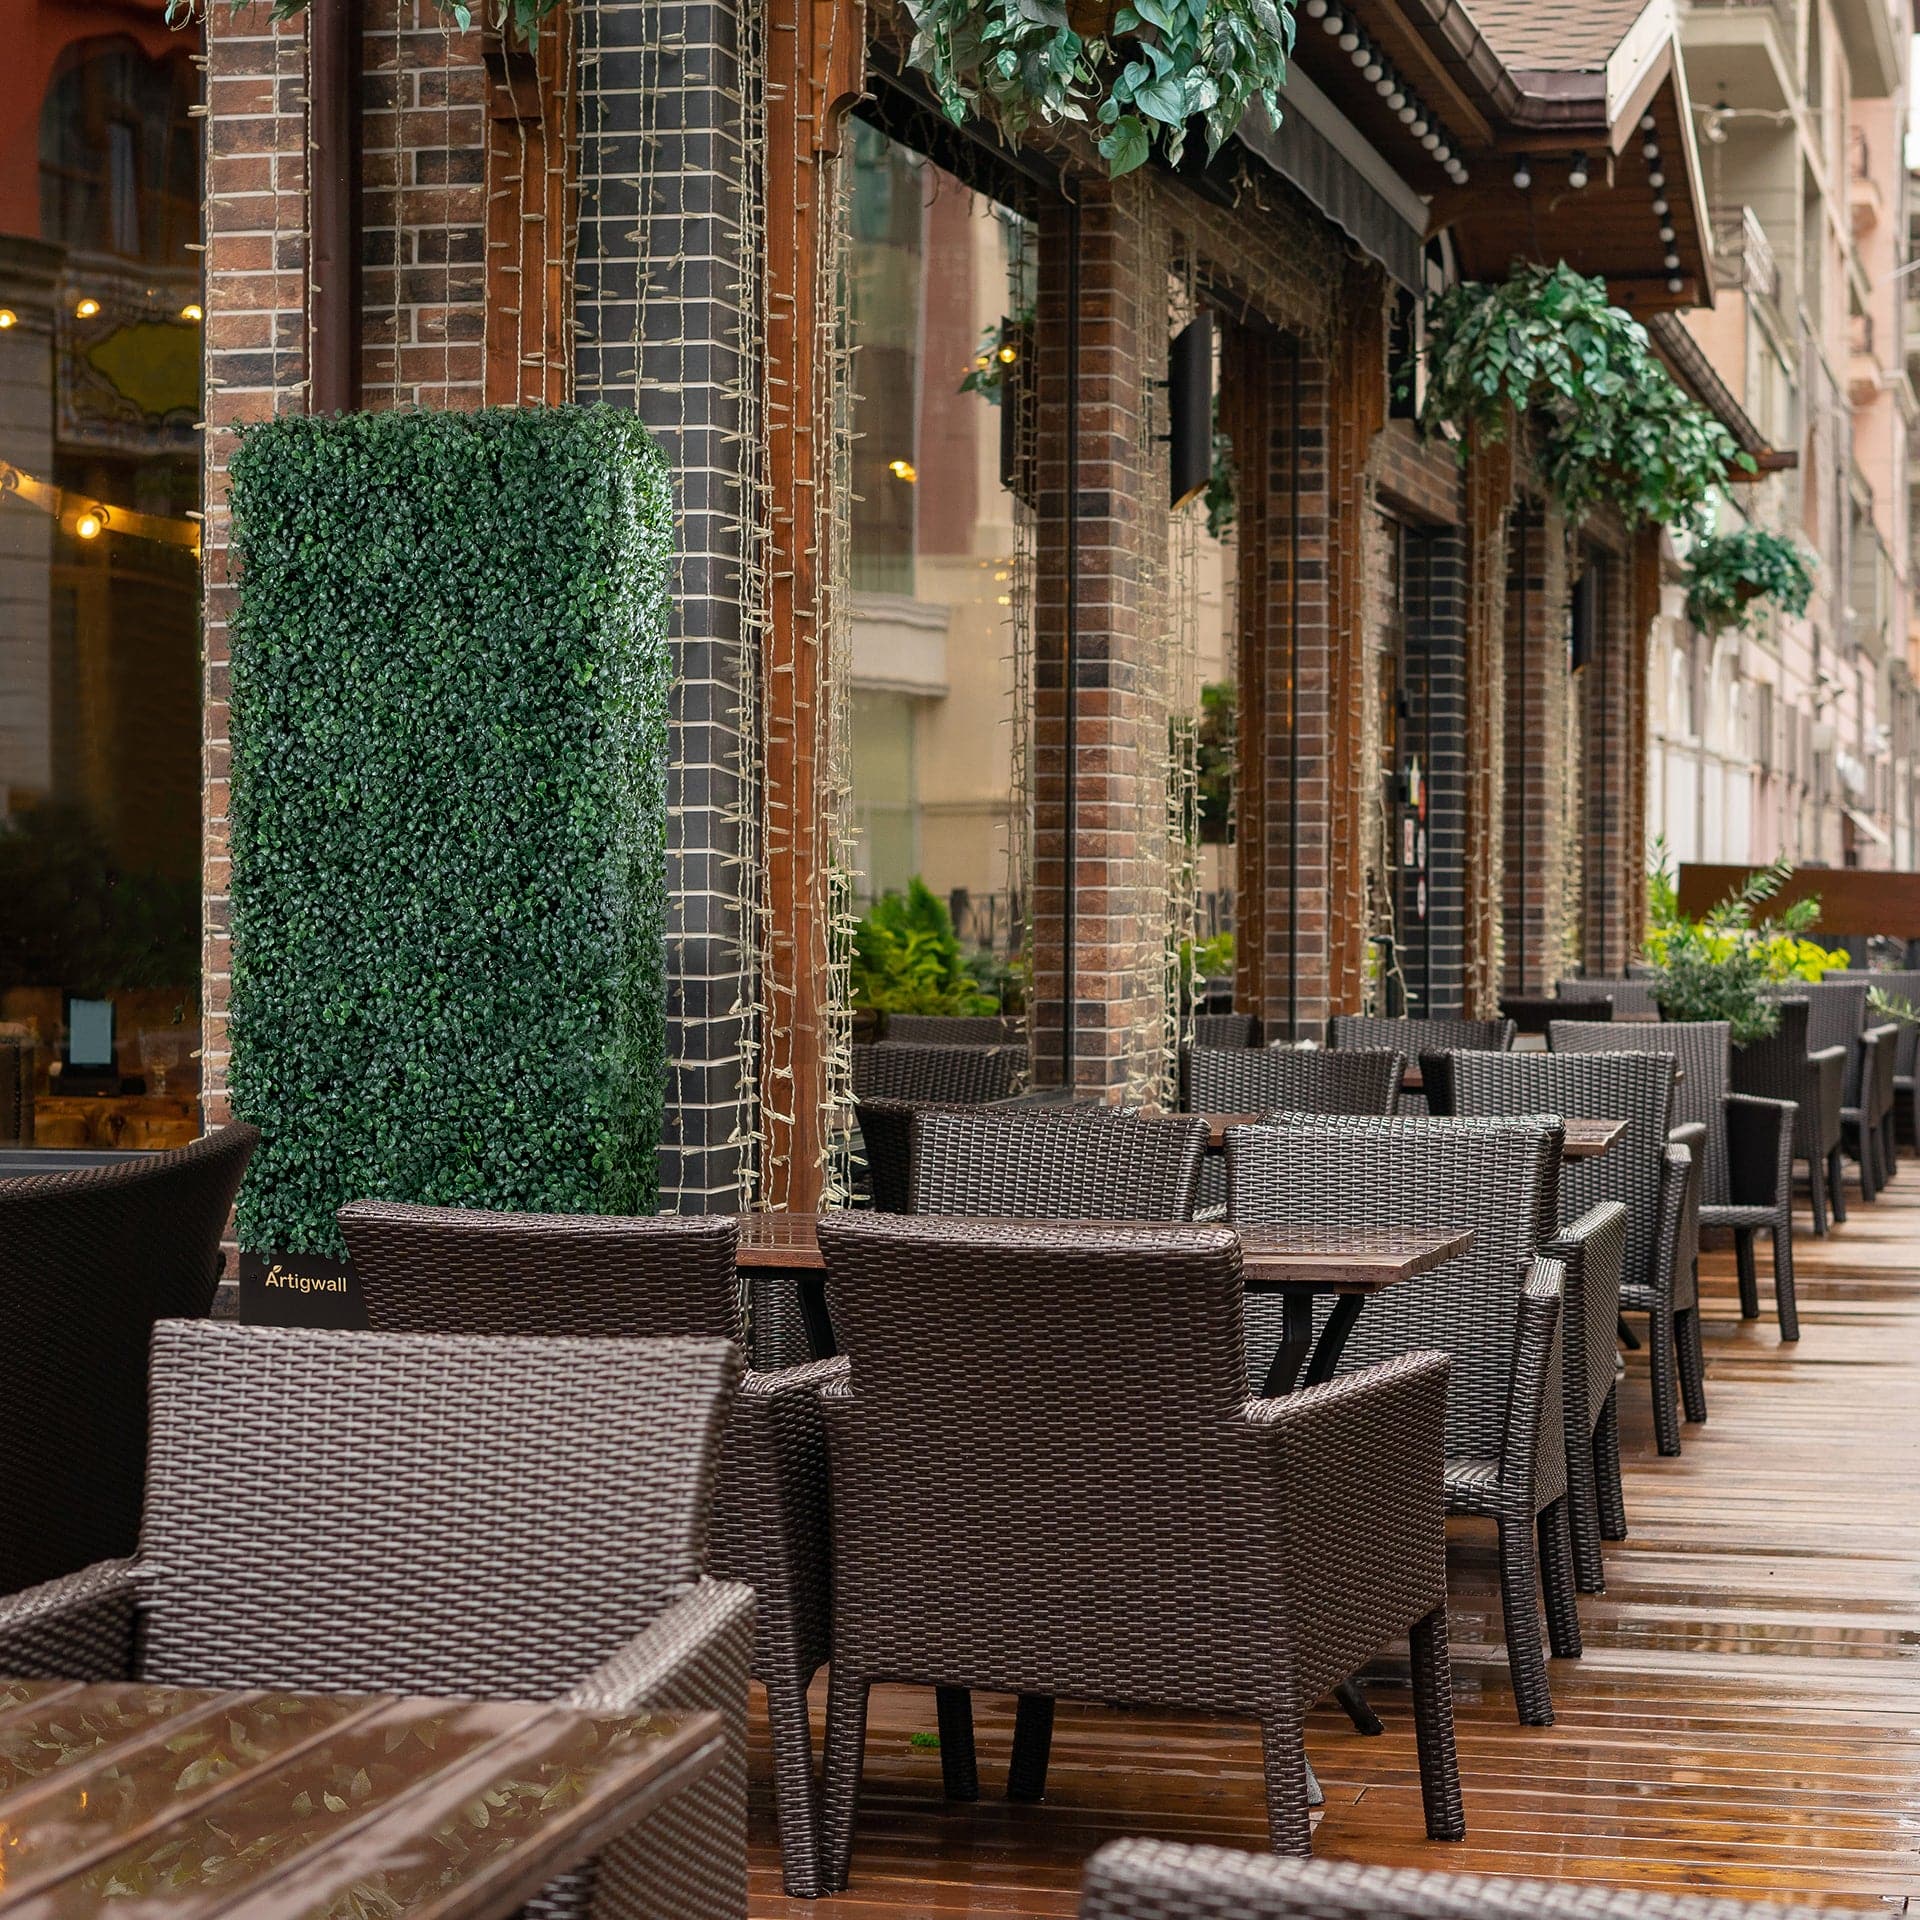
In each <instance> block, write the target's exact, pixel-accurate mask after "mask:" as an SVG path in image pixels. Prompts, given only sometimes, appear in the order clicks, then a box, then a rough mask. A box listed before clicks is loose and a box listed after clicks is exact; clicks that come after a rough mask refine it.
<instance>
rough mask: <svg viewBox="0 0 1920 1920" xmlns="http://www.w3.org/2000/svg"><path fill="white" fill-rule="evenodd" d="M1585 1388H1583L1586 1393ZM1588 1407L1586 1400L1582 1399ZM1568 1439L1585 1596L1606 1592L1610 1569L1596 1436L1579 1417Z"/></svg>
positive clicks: (1577, 1571) (1571, 1525)
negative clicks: (1604, 1544) (1595, 1460)
mask: <svg viewBox="0 0 1920 1920" xmlns="http://www.w3.org/2000/svg"><path fill="white" fill-rule="evenodd" d="M1584 1392H1585V1387H1584V1383H1583V1385H1582V1393H1583V1394H1584ZM1581 1404H1582V1406H1583V1407H1584V1405H1585V1401H1584V1399H1583V1400H1582V1403H1581ZM1573 1428H1574V1431H1573V1432H1572V1433H1571V1434H1569V1435H1568V1437H1567V1527H1568V1531H1569V1533H1570V1534H1571V1536H1572V1539H1573V1571H1574V1579H1575V1581H1576V1583H1577V1584H1578V1586H1579V1589H1580V1591H1581V1592H1582V1593H1605V1592H1606V1590H1607V1569H1606V1565H1605V1562H1604V1561H1603V1560H1602V1558H1601V1554H1600V1542H1601V1540H1602V1538H1603V1535H1602V1534H1601V1531H1600V1494H1599V1489H1598V1487H1597V1486H1596V1485H1595V1483H1594V1467H1593V1436H1592V1435H1591V1434H1590V1433H1588V1432H1587V1431H1586V1421H1585V1420H1584V1419H1581V1418H1579V1417H1577V1416H1576V1418H1575V1419H1574V1421H1573Z"/></svg>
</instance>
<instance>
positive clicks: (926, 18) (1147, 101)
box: [907, 0, 1293, 177]
mask: <svg viewBox="0 0 1920 1920" xmlns="http://www.w3.org/2000/svg"><path fill="white" fill-rule="evenodd" d="M907 9H908V12H909V13H910V14H911V15H912V18H913V28H914V32H913V42H912V45H911V47H910V48H909V49H908V54H907V58H908V60H909V62H910V63H911V64H912V65H913V66H916V67H918V68H919V69H920V70H921V71H922V72H923V73H925V74H926V75H928V77H929V78H930V79H931V80H932V82H933V88H934V92H935V94H936V95H937V96H938V97H939V101H940V105H941V108H942V110H943V111H944V112H945V113H946V115H947V117H948V118H949V119H950V120H952V121H953V122H954V124H955V125H956V126H959V125H964V124H965V123H966V122H967V121H968V120H969V119H971V118H973V117H974V116H975V115H981V114H983V115H985V116H986V118H987V119H989V120H990V121H992V122H993V124H994V125H995V126H997V127H998V128H999V130H1000V131H1001V132H1002V133H1003V134H1004V135H1005V136H1006V137H1007V138H1008V139H1009V140H1017V139H1018V138H1019V137H1020V136H1021V134H1023V133H1024V132H1026V131H1027V129H1028V128H1030V127H1034V126H1039V127H1051V126H1057V125H1059V124H1061V123H1062V122H1080V123H1084V124H1091V125H1093V126H1095V127H1097V128H1098V129H1099V133H1098V143H1099V148H1100V152H1101V155H1102V157H1103V158H1104V159H1105V160H1106V162H1107V167H1108V170H1109V171H1110V172H1111V173H1112V174H1113V175H1115V176H1116V177H1118V176H1119V175H1121V174H1123V173H1131V172H1132V171H1133V169H1134V168H1135V167H1138V166H1141V165H1143V164H1144V163H1145V161H1146V159H1147V156H1148V155H1149V154H1150V153H1152V152H1153V151H1154V149H1155V148H1156V147H1157V148H1158V149H1159V150H1160V151H1161V152H1162V153H1163V154H1164V155H1165V156H1166V158H1167V160H1168V161H1169V163H1172V164H1176V165H1177V164H1178V162H1179V160H1180V157H1181V154H1182V153H1183V152H1184V151H1185V148H1186V141H1187V129H1188V125H1189V123H1190V122H1192V121H1194V120H1196V119H1197V120H1200V121H1202V122H1204V124H1205V128H1206V137H1207V150H1208V152H1209V153H1215V152H1218V151H1219V148H1220V145H1221V143H1222V142H1223V141H1224V140H1225V139H1226V138H1227V136H1228V135H1229V134H1231V133H1232V132H1233V130H1234V129H1235V128H1236V127H1237V126H1238V125H1239V124H1240V119H1241V116H1242V115H1243V114H1244V113H1245V112H1246V111H1247V109H1248V108H1249V107H1250V106H1251V105H1253V103H1254V102H1255V101H1258V102H1259V103H1260V104H1261V105H1262V106H1263V107H1264V108H1265V109H1266V112H1267V119H1268V122H1269V124H1270V125H1273V126H1276V127H1277V126H1278V125H1279V124H1280V100H1279V90H1280V86H1281V84H1282V82H1283V81H1284V80H1285V79H1286V77H1287V56H1288V55H1289V54H1290V53H1291V52H1292V50H1293V6H1292V0H1126V3H1125V4H1122V5H1119V6H1118V7H1115V8H1112V9H1111V10H1109V11H1107V12H1105V13H1103V12H1102V10H1101V8H1100V7H1099V5H1098V4H1097V0H1095V4H1093V5H1091V6H1090V7H1089V8H1088V10H1087V11H1084V12H1083V11H1082V10H1081V8H1080V6H1078V5H1076V6H1075V7H1073V8H1071V9H1070V8H1069V7H1068V6H1067V5H1066V4H1065V0H907ZM1094 16H1098V17H1097V18H1096V17H1094Z"/></svg>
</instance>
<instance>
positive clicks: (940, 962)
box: [851, 874, 1000, 1013]
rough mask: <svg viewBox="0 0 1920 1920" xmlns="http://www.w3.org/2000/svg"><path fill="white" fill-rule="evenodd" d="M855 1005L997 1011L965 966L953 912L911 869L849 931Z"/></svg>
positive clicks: (880, 1010) (883, 1008)
mask: <svg viewBox="0 0 1920 1920" xmlns="http://www.w3.org/2000/svg"><path fill="white" fill-rule="evenodd" d="M851 985H852V990H853V1004H854V1005H855V1006H856V1007H865V1008H869V1009H871V1010H872V1011H874V1012H876V1013H998V1012H999V1011H1000V1001H999V1000H998V999H997V998H996V997H995V996H994V995H993V994H991V993H988V992H987V991H985V989H984V988H983V987H982V985H981V984H980V982H979V981H978V980H977V979H976V978H975V977H974V975H973V974H972V973H971V972H970V971H969V970H968V967H967V963H966V960H965V958H964V957H963V956H962V954H961V951H960V939H959V936H958V935H957V934H956V933H955V932H954V930H953V916H952V914H950V913H949V912H948V911H947V906H946V902H945V901H944V900H942V899H941V898H940V897H939V896H938V895H937V894H936V893H935V892H934V891H933V889H932V888H931V887H929V886H928V885H927V883H926V882H925V881H924V880H922V879H921V878H920V876H919V875H918V874H915V875H914V877H913V879H912V880H910V881H909V882H908V883H907V890H906V892H905V893H890V894H887V895H886V896H885V897H884V898H883V899H879V900H876V901H875V902H874V903H873V905H872V906H871V907H870V908H869V909H868V910H867V912H866V914H865V915H864V916H863V917H862V919H861V920H860V922H859V924H858V925H857V926H856V927H855V928H854V930H853V968H852V981H851Z"/></svg>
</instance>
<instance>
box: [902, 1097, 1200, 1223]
mask: <svg viewBox="0 0 1920 1920" xmlns="http://www.w3.org/2000/svg"><path fill="white" fill-rule="evenodd" d="M912 1143H913V1144H912V1154H911V1158H912V1177H911V1185H910V1198H909V1205H908V1211H909V1212H910V1213H938V1214H994V1215H999V1216H1002V1217H1004V1218H1008V1219H1018V1220H1048V1219H1051V1220H1191V1219H1192V1218H1193V1207H1194V1198H1195V1194H1196V1192H1197V1191H1198V1187H1199V1180H1200V1163H1201V1160H1202V1158H1203V1156H1204V1155H1205V1153H1206V1147H1207V1129H1206V1125H1205V1123H1204V1122H1203V1121H1200V1120H1197V1119H1191V1118H1187V1117H1184V1116H1180V1115H1174V1114H1166V1115H1160V1114H1140V1113H1118V1112H1112V1111H1109V1110H1104V1109H1099V1108H1076V1107H1053V1108H1046V1107H1018V1108H1004V1109H996V1110H995V1111H993V1112H991V1113H981V1112H977V1111H976V1112H951V1111H949V1112H938V1111H929V1110H925V1109H923V1110H922V1111H920V1112H919V1113H917V1114H916V1115H915V1116H914V1118H913V1122H912Z"/></svg>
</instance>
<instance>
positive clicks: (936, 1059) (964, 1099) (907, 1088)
mask: <svg viewBox="0 0 1920 1920" xmlns="http://www.w3.org/2000/svg"><path fill="white" fill-rule="evenodd" d="M1026 1064H1027V1054H1026V1049H1025V1048H1024V1047H994V1046H965V1047H953V1046H947V1047H924V1046H914V1045H911V1044H908V1043H905V1042H902V1041H896V1040H882V1041H879V1042H877V1043H876V1044H875V1045H873V1046H870V1047H855V1048H854V1050H853V1097H854V1098H855V1099H856V1100H910V1101H914V1102H916V1103H918V1102H942V1103H946V1104H951V1105H956V1106H969V1107H973V1106H984V1105H985V1104H986V1103H987V1102H988V1101H990V1100H1004V1099H1006V1097H1007V1096H1008V1095H1009V1094H1010V1093H1012V1091H1013V1086H1014V1082H1015V1081H1016V1080H1017V1079H1018V1078H1019V1077H1020V1074H1021V1073H1022V1071H1023V1070H1024V1069H1025V1067H1026Z"/></svg>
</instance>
